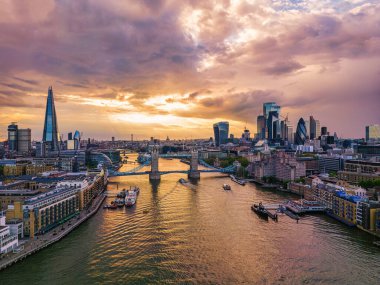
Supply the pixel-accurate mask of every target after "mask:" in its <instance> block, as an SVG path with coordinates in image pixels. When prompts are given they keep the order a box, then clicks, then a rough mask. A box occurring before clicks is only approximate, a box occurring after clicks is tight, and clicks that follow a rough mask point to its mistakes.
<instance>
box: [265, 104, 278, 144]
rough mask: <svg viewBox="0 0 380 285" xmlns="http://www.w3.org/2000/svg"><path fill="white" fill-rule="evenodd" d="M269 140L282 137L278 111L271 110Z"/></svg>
mask: <svg viewBox="0 0 380 285" xmlns="http://www.w3.org/2000/svg"><path fill="white" fill-rule="evenodd" d="M267 129H268V136H267V138H268V140H269V141H271V140H275V139H279V138H280V134H281V127H280V120H279V114H278V112H277V111H270V112H269V115H268V119H267Z"/></svg>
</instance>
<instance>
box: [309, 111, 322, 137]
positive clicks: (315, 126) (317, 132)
mask: <svg viewBox="0 0 380 285" xmlns="http://www.w3.org/2000/svg"><path fill="white" fill-rule="evenodd" d="M305 123H306V128H307V122H306V121H305ZM309 123H310V127H309V130H310V132H308V134H307V135H308V136H309V138H310V139H311V140H313V139H317V138H318V137H320V136H321V125H320V123H319V121H318V120H316V119H315V118H314V117H313V116H310V121H309Z"/></svg>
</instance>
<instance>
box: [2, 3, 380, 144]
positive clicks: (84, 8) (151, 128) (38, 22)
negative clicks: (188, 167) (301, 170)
mask: <svg viewBox="0 0 380 285" xmlns="http://www.w3.org/2000/svg"><path fill="white" fill-rule="evenodd" d="M40 2H41V4H43V5H35V3H34V4H28V3H21V4H18V3H15V2H14V1H8V2H5V3H4V5H3V7H4V9H2V11H0V16H1V17H0V19H1V20H0V22H1V23H0V30H1V33H0V35H1V36H0V38H1V41H0V50H1V51H2V52H1V53H0V60H1V62H2V70H1V71H0V72H1V75H0V76H1V80H0V129H1V132H0V140H1V141H3V140H5V139H6V128H7V126H8V125H9V124H10V123H11V122H18V124H19V125H20V126H22V127H25V128H31V129H32V138H33V139H36V140H41V139H42V133H43V121H44V111H45V104H46V89H47V86H50V85H52V86H53V89H54V95H55V96H54V97H55V105H56V111H57V114H58V125H59V127H60V131H61V133H63V134H65V135H66V134H67V133H68V132H69V131H71V130H73V129H79V130H81V131H83V132H84V134H85V137H94V138H100V139H110V138H111V136H115V137H116V138H117V139H119V138H120V139H128V138H129V137H130V134H131V133H133V134H134V135H135V136H136V137H137V139H139V138H149V137H151V136H154V137H161V138H165V137H166V136H167V135H168V136H169V137H170V138H185V137H187V138H191V137H192V138H197V137H212V136H213V130H212V125H213V124H214V123H216V122H219V121H229V123H230V133H233V134H235V135H236V136H240V134H241V132H242V131H243V129H244V126H247V128H248V129H250V130H251V132H252V133H254V132H255V131H256V118H257V116H258V115H260V114H261V112H262V104H263V103H264V102H272V101H273V102H276V103H277V104H278V105H280V106H281V113H282V114H283V115H285V114H287V113H289V120H290V121H291V123H292V125H293V126H294V127H295V126H296V125H297V122H298V120H299V118H301V117H303V118H308V117H309V116H310V115H312V116H314V117H315V118H318V119H319V120H320V124H321V127H322V126H327V127H328V129H329V130H332V131H336V132H337V134H338V136H343V137H353V138H363V137H365V126H367V125H371V124H378V123H379V116H378V103H377V102H378V99H377V97H378V94H379V93H380V90H379V86H378V84H377V77H378V74H379V72H380V70H379V68H378V66H380V58H379V50H380V49H379V44H378V43H379V39H380V34H379V32H378V29H376V20H377V15H378V13H379V12H380V5H379V4H376V2H375V1H343V2H342V1H339V2H337V1H325V2H323V3H306V2H304V1H297V3H293V4H291V2H289V1H256V2H255V4H254V5H251V4H250V3H248V1H247V2H245V1H231V2H230V3H227V2H223V3H218V5H213V4H207V3H204V2H199V3H198V2H197V1H192V2H183V3H172V2H170V1H157V2H156V1H155V2H149V1H145V2H140V3H135V4H133V5H132V4H131V5H128V7H124V6H123V5H122V4H118V2H116V1H114V2H113V1H111V2H109V3H108V2H107V5H105V4H103V3H102V2H101V1H86V2H83V3H70V2H51V1H40ZM36 7H38V8H36ZM40 7H44V8H43V9H41V8H40ZM82 15H86V17H82ZM26 23H28V28H25V25H26ZM376 103H377V104H376ZM159 134H160V135H159Z"/></svg>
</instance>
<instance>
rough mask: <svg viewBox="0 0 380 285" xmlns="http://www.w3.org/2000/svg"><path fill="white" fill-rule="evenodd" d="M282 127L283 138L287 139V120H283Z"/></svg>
mask: <svg viewBox="0 0 380 285" xmlns="http://www.w3.org/2000/svg"><path fill="white" fill-rule="evenodd" d="M280 129H281V139H282V140H286V139H287V131H286V129H287V125H286V121H281V122H280Z"/></svg>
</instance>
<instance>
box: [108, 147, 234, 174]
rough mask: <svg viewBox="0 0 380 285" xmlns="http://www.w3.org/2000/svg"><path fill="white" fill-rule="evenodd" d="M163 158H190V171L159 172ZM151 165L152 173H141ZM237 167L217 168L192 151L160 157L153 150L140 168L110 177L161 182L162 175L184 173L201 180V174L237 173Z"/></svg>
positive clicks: (113, 172) (111, 172)
mask: <svg viewBox="0 0 380 285" xmlns="http://www.w3.org/2000/svg"><path fill="white" fill-rule="evenodd" d="M159 157H161V158H190V169H189V170H167V171H159V170H158V159H159ZM198 164H200V165H202V166H204V167H207V168H208V169H202V170H199V169H198ZM148 165H151V170H150V171H139V170H141V169H142V168H144V167H146V166H148ZM235 172H236V166H234V165H231V166H228V167H226V168H217V167H214V166H212V165H210V164H208V163H206V162H205V161H204V160H202V159H199V158H198V152H197V151H192V152H191V153H189V154H187V153H185V154H163V155H159V154H158V151H157V150H153V152H152V155H151V157H150V158H149V159H147V160H146V161H144V162H143V163H142V164H140V165H139V166H137V167H135V168H133V169H131V170H128V171H124V172H117V171H111V170H110V171H109V176H111V177H112V176H132V175H149V178H150V179H151V180H159V179H160V176H161V175H165V174H171V173H184V174H188V176H189V178H199V177H200V173H226V174H228V173H235Z"/></svg>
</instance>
